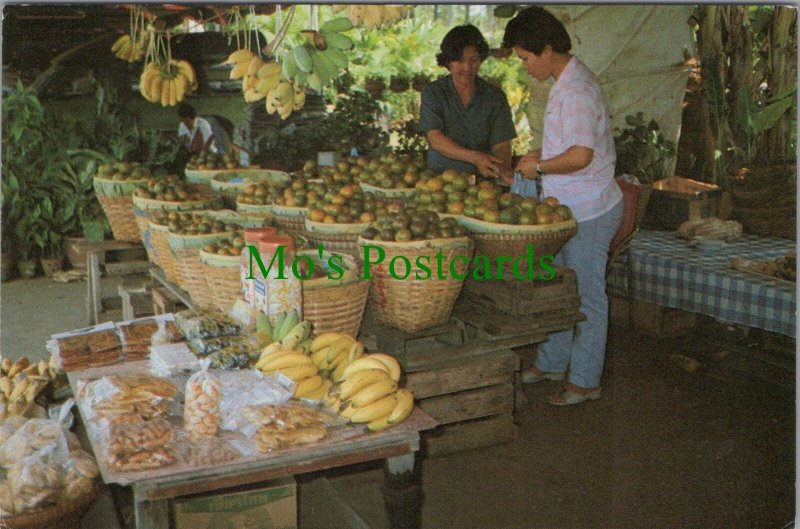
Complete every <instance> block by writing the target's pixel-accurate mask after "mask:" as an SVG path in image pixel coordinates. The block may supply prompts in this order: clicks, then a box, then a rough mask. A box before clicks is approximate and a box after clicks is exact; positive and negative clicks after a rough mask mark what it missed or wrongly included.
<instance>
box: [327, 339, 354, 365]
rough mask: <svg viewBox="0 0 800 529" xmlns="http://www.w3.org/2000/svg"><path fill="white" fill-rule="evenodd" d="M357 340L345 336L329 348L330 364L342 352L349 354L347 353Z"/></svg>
mask: <svg viewBox="0 0 800 529" xmlns="http://www.w3.org/2000/svg"><path fill="white" fill-rule="evenodd" d="M355 341H356V340H355V338H353V337H351V336H348V335H347V334H343V335H342V336H341V337H340V338H339V339H338V340H336V341H335V342H333V343H332V344H331V346H330V347H329V348H328V363H331V362H333V359H334V358H336V357H338V356H339V354H341V352H342V351H344V352H345V354H347V351H349V350H350V347H351V346H352V345H353V343H355Z"/></svg>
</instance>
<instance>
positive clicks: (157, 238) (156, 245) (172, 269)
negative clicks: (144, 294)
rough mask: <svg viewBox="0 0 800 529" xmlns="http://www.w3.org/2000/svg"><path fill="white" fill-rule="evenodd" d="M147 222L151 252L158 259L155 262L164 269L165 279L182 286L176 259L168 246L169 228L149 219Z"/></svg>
mask: <svg viewBox="0 0 800 529" xmlns="http://www.w3.org/2000/svg"><path fill="white" fill-rule="evenodd" d="M149 224H150V227H149V228H148V233H149V234H150V241H151V244H152V246H153V253H155V255H156V259H157V260H158V262H157V263H156V264H157V265H158V266H160V267H161V269H162V270H163V271H164V275H165V276H167V281H170V282H171V283H174V284H176V285H178V286H179V287H181V288H183V287H182V285H181V283H182V281H183V280H182V279H181V275H180V273H178V261H177V260H175V255H174V254H173V253H172V248H170V247H169V229H168V228H167V227H166V226H162V225H160V224H156V223H154V222H153V221H150V223H149Z"/></svg>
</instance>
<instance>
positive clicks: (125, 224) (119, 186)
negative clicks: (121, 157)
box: [92, 177, 147, 242]
mask: <svg viewBox="0 0 800 529" xmlns="http://www.w3.org/2000/svg"><path fill="white" fill-rule="evenodd" d="M146 183H147V180H146V179H145V180H127V181H124V182H121V181H117V180H106V179H103V178H98V177H95V178H94V180H93V182H92V185H93V186H94V191H95V195H96V196H97V201H98V202H100V206H102V208H103V211H104V212H105V214H106V217H107V218H108V223H109V224H110V225H111V231H112V233H113V234H114V239H116V240H118V241H123V242H142V234H141V231H140V230H139V227H138V225H137V223H136V214H135V213H134V212H133V192H134V190H135V189H136V186H139V185H143V184H146Z"/></svg>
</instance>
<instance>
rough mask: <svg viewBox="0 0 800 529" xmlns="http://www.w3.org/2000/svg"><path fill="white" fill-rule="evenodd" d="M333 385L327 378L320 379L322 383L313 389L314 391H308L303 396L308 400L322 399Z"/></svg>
mask: <svg viewBox="0 0 800 529" xmlns="http://www.w3.org/2000/svg"><path fill="white" fill-rule="evenodd" d="M332 386H333V382H331V381H330V380H328V379H327V378H323V379H322V384H321V385H320V386H319V387H318V388H317V389H315V390H314V391H310V392H309V393H307V394H306V395H305V398H307V399H309V400H323V399H325V397H326V396H327V395H328V392H329V391H330V389H331V387H332Z"/></svg>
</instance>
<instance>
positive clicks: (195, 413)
mask: <svg viewBox="0 0 800 529" xmlns="http://www.w3.org/2000/svg"><path fill="white" fill-rule="evenodd" d="M209 363H210V362H209V360H204V361H203V362H202V366H201V369H200V371H198V372H197V373H195V374H193V375H192V376H190V377H189V380H187V381H186V399H185V404H184V407H183V429H184V430H186V435H187V436H188V437H189V439H191V440H193V441H195V440H197V439H202V438H204V437H214V436H215V435H217V432H218V431H219V422H220V416H219V405H220V401H221V400H222V387H221V385H220V383H219V380H218V379H217V377H215V376H214V375H212V374H211V373H209V372H208V366H209Z"/></svg>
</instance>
